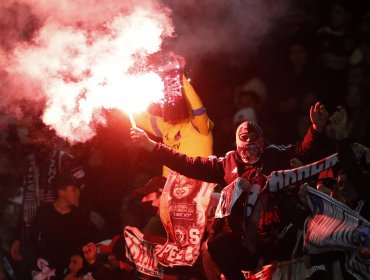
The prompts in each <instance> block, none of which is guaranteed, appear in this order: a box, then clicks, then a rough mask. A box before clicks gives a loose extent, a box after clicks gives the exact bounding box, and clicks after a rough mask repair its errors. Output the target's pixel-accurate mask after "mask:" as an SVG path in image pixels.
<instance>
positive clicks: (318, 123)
mask: <svg viewBox="0 0 370 280" xmlns="http://www.w3.org/2000/svg"><path fill="white" fill-rule="evenodd" d="M328 117H329V114H328V112H327V111H326V108H325V106H324V105H323V104H321V103H320V102H317V103H316V104H315V106H311V108H310V120H311V126H310V128H309V129H308V131H307V133H306V136H305V137H304V139H303V141H302V142H301V143H300V144H298V145H297V146H296V148H295V156H296V157H298V158H299V159H301V160H303V161H304V162H306V163H307V162H311V161H315V160H318V159H321V158H322V157H324V156H327V155H329V154H330V153H331V152H332V151H330V149H328V148H330V146H329V147H328V145H329V143H328V141H326V139H325V137H324V135H323V130H324V127H325V125H326V123H327V121H328Z"/></svg>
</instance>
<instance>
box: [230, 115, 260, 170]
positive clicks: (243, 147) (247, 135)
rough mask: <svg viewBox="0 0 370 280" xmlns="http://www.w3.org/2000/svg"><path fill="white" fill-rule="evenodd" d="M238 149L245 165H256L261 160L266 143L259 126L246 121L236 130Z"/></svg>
mask: <svg viewBox="0 0 370 280" xmlns="http://www.w3.org/2000/svg"><path fill="white" fill-rule="evenodd" d="M236 147H237V151H238V154H239V156H240V158H241V160H242V161H243V162H244V163H247V164H254V163H256V162H257V161H258V160H259V159H260V158H261V156H262V153H263V150H264V148H265V141H264V139H263V136H262V130H261V128H260V127H259V126H258V124H256V123H255V122H252V121H245V122H243V123H242V124H240V125H239V127H238V129H237V130H236Z"/></svg>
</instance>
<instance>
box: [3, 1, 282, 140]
mask: <svg viewBox="0 0 370 280" xmlns="http://www.w3.org/2000/svg"><path fill="white" fill-rule="evenodd" d="M288 8H289V5H288V4H287V2H286V1H272V0H262V1H253V0H244V1H243V0H230V1H224V0H204V1H196V0H186V1H171V0H163V1H162V2H159V1H151V0H126V1H118V0H105V1H101V0H64V1H49V0H3V1H1V4H0V37H1V41H0V69H1V70H0V98H1V103H0V111H1V112H5V113H6V114H11V115H16V116H19V117H21V114H22V110H21V109H20V108H21V107H20V103H22V102H23V103H25V104H28V105H29V107H33V105H32V104H34V103H37V104H40V103H41V104H43V106H42V107H43V110H44V111H43V114H42V115H43V121H44V122H45V123H46V124H47V125H50V126H51V127H52V128H54V129H55V130H56V131H57V133H58V134H59V135H60V136H62V137H63V138H68V139H69V140H70V141H72V142H75V141H86V140H87V139H89V138H91V137H93V136H94V133H95V132H94V127H93V126H94V124H96V123H104V121H105V120H104V118H103V117H102V116H101V114H99V107H105V108H114V103H115V102H116V101H117V100H118V99H117V96H116V95H115V94H113V97H112V98H107V96H108V95H112V94H111V93H110V92H112V91H113V92H114V91H125V90H126V91H129V90H131V89H132V87H135V86H137V85H138V84H145V82H144V79H145V81H147V80H148V77H142V78H143V80H140V77H139V78H138V77H135V79H138V80H132V79H130V77H129V76H127V77H125V78H122V73H127V72H128V71H129V69H130V67H131V66H133V65H134V64H135V63H137V61H135V60H140V59H145V57H146V56H147V55H150V54H152V53H155V52H157V51H158V50H160V49H161V47H162V46H163V44H162V43H163V40H164V42H165V44H166V41H168V42H169V47H170V48H171V50H173V51H175V52H176V53H180V54H182V55H184V56H185V57H186V58H194V57H201V56H203V55H205V54H208V53H213V54H217V53H232V52H234V51H238V50H240V49H241V48H243V49H250V50H253V49H255V48H256V47H258V44H259V43H260V42H261V40H262V39H263V38H264V36H265V35H266V34H267V32H268V31H269V30H270V29H271V27H272V26H273V24H275V23H276V22H277V20H278V19H280V18H281V17H283V16H284V15H285V14H286V12H287V10H288ZM175 32H176V33H175ZM175 34H176V36H175V37H174V35H175ZM173 37H174V39H171V38H173ZM170 39H171V40H170ZM120 75H121V76H120ZM149 79H150V80H151V81H152V83H154V84H156V86H155V87H157V88H160V85H159V83H158V81H156V78H155V77H151V78H149ZM117 80H120V82H117ZM123 83H124V84H126V85H129V86H131V88H129V87H128V86H127V88H125V85H123ZM149 85H153V84H149ZM149 85H148V86H149ZM139 90H143V91H145V90H148V88H146V89H139ZM103 99H104V102H103V101H102V100H103ZM97 100H99V101H97ZM126 101H127V102H128V100H126ZM102 103H104V104H102ZM35 107H36V106H35ZM71 135H74V136H73V137H71Z"/></svg>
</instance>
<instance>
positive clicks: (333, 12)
mask: <svg viewBox="0 0 370 280" xmlns="http://www.w3.org/2000/svg"><path fill="white" fill-rule="evenodd" d="M351 19H352V13H351V10H350V7H349V4H347V3H346V2H344V1H335V2H333V3H332V4H331V6H330V27H331V28H332V29H334V30H336V31H343V30H345V29H346V28H347V27H348V25H349V24H350V22H351Z"/></svg>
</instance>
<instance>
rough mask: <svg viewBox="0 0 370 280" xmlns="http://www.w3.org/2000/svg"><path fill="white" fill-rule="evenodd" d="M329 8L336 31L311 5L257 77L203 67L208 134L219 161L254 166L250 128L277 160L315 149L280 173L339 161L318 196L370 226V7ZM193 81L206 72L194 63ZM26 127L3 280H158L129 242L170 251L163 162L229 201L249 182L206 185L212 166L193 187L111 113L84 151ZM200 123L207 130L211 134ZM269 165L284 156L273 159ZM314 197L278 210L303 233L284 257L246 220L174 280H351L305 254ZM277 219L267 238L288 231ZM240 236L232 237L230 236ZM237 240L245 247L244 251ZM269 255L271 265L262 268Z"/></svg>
mask: <svg viewBox="0 0 370 280" xmlns="http://www.w3.org/2000/svg"><path fill="white" fill-rule="evenodd" d="M312 2H315V3H316V1H312ZM306 5H308V4H307V3H306ZM317 5H318V6H319V7H315V8H316V10H314V11H311V13H312V14H315V15H319V14H320V13H319V11H323V10H325V9H326V10H327V12H326V13H324V15H323V16H322V18H320V17H318V18H315V19H313V20H312V19H310V18H311V17H310V12H307V11H305V10H304V9H305V8H307V7H306V6H305V5H303V6H302V10H304V12H303V14H304V16H302V17H301V19H300V20H299V22H294V23H291V22H287V23H286V26H283V27H281V26H279V28H281V29H282V30H284V31H279V32H275V34H271V36H267V37H269V38H270V41H266V42H263V43H262V46H261V48H260V49H259V51H258V53H256V54H254V56H253V57H252V58H251V57H248V59H249V60H248V63H245V64H243V59H240V57H242V58H245V57H246V56H243V55H241V56H240V57H239V54H236V55H235V56H230V57H231V58H230V57H228V58H225V57H223V56H222V55H220V56H219V57H217V58H215V57H213V56H210V57H206V58H203V61H202V63H200V64H199V65H195V64H194V69H193V70H194V71H193V73H192V74H191V75H193V77H192V85H193V87H194V88H195V89H196V90H197V93H198V95H199V96H200V97H201V99H202V100H203V104H204V107H205V108H206V109H207V115H208V117H209V118H210V120H211V121H209V120H208V118H206V119H205V120H204V123H206V125H205V127H206V130H205V131H206V132H205V134H207V133H211V132H209V131H212V133H213V154H216V155H217V156H224V155H225V154H226V153H227V152H228V151H230V150H236V151H238V152H239V155H240V154H242V152H241V151H239V146H238V141H236V142H235V131H236V130H237V128H238V127H239V125H240V124H242V123H244V122H245V121H252V122H253V125H249V126H248V127H249V129H250V127H252V128H253V129H252V130H253V132H254V133H255V134H256V135H257V136H256V135H254V136H253V135H252V136H250V135H249V137H252V138H253V137H257V138H258V137H262V132H260V129H261V128H262V130H263V137H264V140H263V141H264V145H265V146H264V148H266V147H269V144H270V141H271V142H272V143H276V144H287V143H298V142H301V141H303V139H304V141H303V144H297V145H294V146H292V147H300V145H303V146H304V143H306V144H307V143H308V142H309V140H310V141H311V140H312V139H313V140H314V141H316V142H315V143H314V144H313V148H315V149H311V147H310V149H308V148H307V146H304V147H303V146H302V148H301V150H299V152H297V153H290V152H289V153H287V155H285V154H284V156H280V154H279V155H278V156H277V155H276V154H273V155H272V156H271V158H270V159H269V160H268V161H266V163H264V165H265V167H264V168H267V169H268V170H269V171H268V172H272V171H274V170H276V169H287V168H290V167H298V166H301V165H302V164H308V163H311V162H313V161H315V160H319V159H321V158H323V157H325V156H328V155H330V154H331V153H335V152H338V157H339V160H340V165H339V166H340V167H338V168H333V169H331V170H330V171H328V172H322V173H320V174H319V176H317V178H314V179H313V180H310V182H308V183H309V185H310V186H311V187H314V188H317V189H318V190H320V191H322V192H323V193H326V194H328V195H330V196H332V197H333V198H335V199H337V200H338V201H340V202H342V203H344V204H346V205H347V206H348V207H350V208H351V209H353V210H354V211H356V212H357V213H359V214H360V215H361V216H362V217H363V218H365V219H367V220H369V219H370V216H369V215H370V213H369V209H370V208H369V205H370V201H369V192H368V191H367V189H366V188H367V187H368V185H369V183H370V182H369V180H370V178H369V172H370V149H369V148H367V147H370V132H369V120H370V106H369V104H370V102H369V92H370V9H369V8H370V7H367V9H364V8H363V7H365V6H366V5H364V4H361V5H359V7H362V9H359V8H358V7H357V6H356V5H354V4H353V3H347V2H345V1H340V2H339V1H338V2H330V4H328V3H327V4H326V5H324V4H317ZM320 5H321V6H320ZM308 19H310V20H308ZM297 24H298V26H299V27H298V28H297V27H296V25H297ZM292 25H294V28H293V27H292ZM272 31H275V30H272ZM189 65H190V66H189ZM200 65H204V67H206V68H204V69H203V68H202V66H200ZM245 65H247V66H245ZM187 67H189V68H191V67H192V64H191V62H190V63H189V64H188V66H187ZM244 68H248V69H244ZM318 102H319V103H318ZM196 104H197V105H196V106H201V105H199V104H198V103H196ZM202 106H203V105H202ZM338 106H343V107H338ZM25 108H26V107H25ZM191 109H192V110H193V112H194V116H195V117H199V118H200V116H202V114H205V111H197V110H194V109H199V108H197V107H194V108H191ZM195 111H197V112H195ZM24 113H25V114H24V118H23V119H21V120H15V119H11V118H5V117H4V119H3V123H4V124H5V125H4V126H3V127H2V131H3V133H2V134H1V139H0V140H1V144H0V145H1V146H0V149H1V153H0V174H1V182H0V191H1V196H0V207H1V217H0V219H1V225H2V226H1V228H0V236H1V240H0V242H1V243H0V257H1V258H0V267H1V269H0V279H32V278H33V279H67V280H72V279H96V280H99V279H151V278H150V277H149V276H146V275H143V274H140V273H139V272H138V271H137V270H136V269H135V264H134V263H132V262H130V261H129V260H128V259H127V257H126V253H125V240H124V238H123V235H122V230H123V228H124V227H127V226H128V227H129V228H130V229H131V230H135V229H140V230H141V232H142V233H143V238H145V239H146V240H149V241H150V242H153V243H158V242H159V243H160V242H163V241H165V240H166V231H165V230H164V228H163V226H162V224H161V220H160V218H159V207H160V205H159V198H160V195H161V191H162V189H163V186H164V183H165V178H164V177H162V176H160V175H161V172H162V170H161V168H162V164H163V162H165V163H166V165H168V166H169V167H170V168H172V169H176V168H177V169H180V173H181V172H183V173H184V174H185V175H187V176H189V177H192V176H195V178H196V179H202V180H206V181H209V182H215V183H218V184H219V185H218V187H217V188H216V189H215V193H219V192H220V190H221V189H222V188H223V187H225V186H226V185H227V184H229V183H230V182H231V178H233V179H235V178H234V177H232V176H234V175H235V174H234V175H232V176H231V175H230V178H229V177H228V178H227V179H224V177H222V179H220V176H221V175H219V174H218V173H217V172H219V170H218V171H217V172H216V173H217V174H216V173H214V174H213V173H207V170H205V171H204V173H202V170H203V169H202V168H200V165H199V166H197V167H196V168H197V170H196V171H194V172H193V173H192V171H191V170H192V169H191V168H189V169H186V170H181V168H178V167H177V165H176V164H175V163H174V164H172V163H171V159H168V158H169V157H170V156H166V154H165V152H163V151H162V150H161V149H165V148H163V147H162V146H161V147H159V146H158V144H157V146H156V147H155V148H154V147H151V148H147V147H146V146H145V145H141V144H140V143H139V146H140V145H141V146H142V147H143V148H147V150H148V151H151V150H153V149H154V150H155V151H154V152H148V151H143V150H142V149H140V148H138V147H136V145H138V144H133V143H132V142H140V141H142V140H143V139H144V140H145V134H140V133H141V131H139V130H135V131H136V133H139V132H140V133H139V135H134V136H132V134H131V138H133V140H134V141H131V140H132V139H130V131H129V129H130V127H129V122H128V120H127V119H126V118H125V117H124V116H123V115H121V114H120V113H119V112H114V111H111V112H107V113H106V115H107V118H108V125H107V127H100V128H98V133H97V136H96V137H95V138H94V139H93V140H91V141H89V142H87V143H82V144H76V145H70V144H69V143H66V142H64V141H63V140H61V139H59V138H58V137H56V136H55V134H54V133H53V131H50V130H49V129H48V128H46V127H45V126H44V125H43V124H42V123H41V121H39V120H38V118H37V117H35V116H34V115H33V114H31V113H27V110H25V112H24ZM198 113H199V114H200V115H196V114H198ZM197 121H200V122H195V123H196V124H199V125H200V126H201V125H202V123H201V121H202V120H200V119H197ZM256 123H258V125H256ZM213 124H214V125H213ZM192 125H194V122H193V124H192ZM260 127H261V128H260ZM143 129H144V128H143ZM166 129H168V130H166V131H165V130H160V132H162V133H163V135H165V136H167V134H170V133H171V132H168V131H171V130H170V128H166ZM150 130H151V129H148V131H149V132H152V131H150ZM197 130H198V132H199V130H202V129H197ZM208 130H209V131H208ZM163 131H165V132H163ZM307 131H308V132H307ZM155 132H156V130H154V133H153V134H154V136H153V137H152V139H155V140H158V141H163V142H164V143H165V144H166V139H165V138H164V136H163V135H162V134H160V135H159V134H156V133H155ZM131 133H132V131H131ZM306 133H307V134H306ZM310 133H311V134H310ZM307 135H309V138H310V139H308V138H307V137H308V136H307ZM318 135H319V136H318ZM162 137H163V138H162ZM173 137H176V135H173ZM237 137H238V136H237ZM307 139H308V140H307ZM139 140H140V141H139ZM254 140H255V139H252V140H248V139H245V141H247V142H248V141H254ZM313 140H312V141H313ZM167 141H169V139H168V138H167ZM307 141H308V142H307ZM149 145H150V142H149ZM281 147H284V148H281ZM172 148H173V147H172ZM275 149H277V150H279V151H280V152H282V149H284V152H285V149H288V150H289V149H290V148H289V147H287V146H275ZM177 150H178V149H177ZM262 150H263V149H262ZM308 150H309V151H308ZM181 152H183V153H185V154H187V155H189V154H188V153H187V151H181ZM268 152H270V153H271V149H270V150H268V149H266V151H264V150H263V151H262V154H263V153H264V154H265V155H266V154H267V153H268ZM306 152H307V153H306ZM308 152H310V153H311V154H309V155H308ZM189 156H197V155H195V154H190V155H189ZM203 156H205V155H203ZM166 157H167V159H164V160H162V158H166ZM288 157H289V158H288ZM226 158H227V157H226ZM213 160H214V161H217V160H216V159H213ZM257 160H258V159H257ZM221 161H222V160H221V159H220V162H221ZM275 161H276V162H275ZM272 162H273V163H272ZM171 164H172V165H173V166H172V165H171ZM253 164H254V162H253ZM215 165H216V163H215ZM199 168H200V169H199ZM177 171H179V170H177ZM231 171H232V170H231V169H230V170H229V168H228V169H227V168H225V171H223V172H224V173H222V174H223V175H225V178H226V177H227V176H226V175H227V173H228V172H229V173H230V174H231ZM198 173H201V175H198ZM194 174H195V175H194ZM215 174H216V175H215ZM163 175H166V174H163ZM223 175H222V176H223ZM264 175H269V174H264ZM156 176H157V177H156ZM217 176H218V177H217ZM153 177H155V179H152V180H149V179H150V178H153ZM256 180H257V179H256ZM306 188H307V185H306V184H305V185H302V186H301V185H299V186H295V187H292V188H290V189H289V192H290V193H289V194H284V195H280V196H279V195H276V197H275V198H274V199H275V200H276V201H275V202H276V205H277V206H276V207H277V208H278V210H279V212H280V215H281V216H280V220H279V222H281V221H282V220H286V221H287V225H289V224H290V223H292V224H293V225H294V226H292V227H291V228H290V227H289V228H290V230H291V231H289V232H285V233H286V234H287V235H286V237H285V238H282V239H281V240H279V244H275V243H274V244H272V243H269V242H272V241H275V240H273V239H272V240H269V241H268V240H267V239H268V238H265V239H263V242H265V243H263V242H262V243H263V244H262V243H261V242H260V243H259V242H257V241H256V240H259V241H260V239H259V238H260V235H258V236H256V234H253V232H257V227H258V226H256V225H254V226H256V227H255V228H253V226H252V229H251V228H250V227H248V226H246V225H242V224H243V221H242V217H239V218H240V219H239V220H238V219H236V220H235V221H232V222H233V223H235V225H236V226H235V228H236V229H235V228H233V225H229V224H226V225H225V224H222V225H218V226H212V225H210V226H209V227H210V229H207V233H206V234H205V236H204V240H206V239H207V240H208V241H209V242H207V243H206V242H205V244H206V245H205V246H204V248H203V249H204V250H203V251H202V256H201V257H199V260H198V261H197V262H196V264H195V265H194V266H193V267H190V268H189V267H177V268H166V269H165V271H164V279H221V278H222V277H226V279H240V275H241V272H242V271H243V270H248V271H251V273H253V272H256V271H258V270H259V269H261V268H262V267H263V266H264V265H267V264H269V263H271V262H274V261H286V260H291V259H296V258H300V257H304V258H305V263H306V266H307V267H315V269H313V270H312V271H311V275H310V276H307V278H309V277H311V278H309V279H340V278H337V277H339V276H338V275H341V276H340V277H342V279H350V277H352V276H351V275H350V274H349V273H348V272H347V271H346V268H345V266H344V255H340V254H339V256H338V252H335V253H333V252H328V253H327V254H325V255H323V254H320V255H315V256H307V252H305V251H303V250H301V249H300V248H302V247H303V246H302V231H303V223H304V217H307V216H308V215H309V213H308V212H309V210H308V206H307V201H306V200H305V198H304V197H305V195H304V194H305V192H306ZM287 197H289V201H291V203H288V202H287ZM261 201H264V200H263V199H261ZM257 208H258V203H257V204H256V209H257ZM272 212H273V211H272ZM292 212H294V215H293V214H292ZM273 215H274V214H272V218H271V219H270V222H269V223H267V224H266V225H264V226H265V227H264V229H267V228H268V227H271V224H274V218H273ZM258 217H259V216H258ZM252 218H253V217H252ZM302 219H303V220H302ZM216 225H217V223H216ZM229 226H231V228H232V230H231V232H232V234H230V235H226V234H220V230H221V231H222V232H221V233H224V232H228V229H226V228H227V227H229ZM215 227H216V229H215ZM217 227H218V228H217ZM246 228H247V229H248V230H246ZM253 229H254V231H253ZM274 230H275V229H274ZM272 231H273V230H269V229H267V232H268V233H272ZM215 232H216V233H215ZM235 232H238V234H241V235H240V236H238V237H235V234H234V233H235ZM251 232H252V233H251ZM212 236H213V237H214V239H213V240H212ZM238 238H240V239H238ZM106 240H109V241H106ZM280 241H281V242H280ZM288 241H289V242H288ZM246 243H248V244H246ZM254 243H255V244H254ZM251 244H252V245H251ZM256 244H257V245H256ZM275 245H276V246H277V247H276V248H278V249H277V250H278V251H279V253H276V250H274V248H275V247H274V246H275ZM367 246H369V244H367ZM256 247H257V248H256ZM240 248H244V249H245V250H244V249H243V250H244V251H243V250H242V251H238V250H239V249H240ZM276 248H275V249H276ZM362 249H363V250H362V252H361V254H362V256H363V257H364V258H365V259H369V247H366V246H365V247H364V248H362ZM258 250H261V251H263V254H256V251H257V253H258ZM237 251H238V253H236V252H237ZM230 252H231V253H232V254H228V253H230ZM257 255H258V256H257ZM241 260H242V261H241ZM335 263H336V264H337V266H335V265H334V264H335ZM243 277H247V274H245V276H243ZM251 279H252V278H251ZM301 279H302V278H301Z"/></svg>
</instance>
